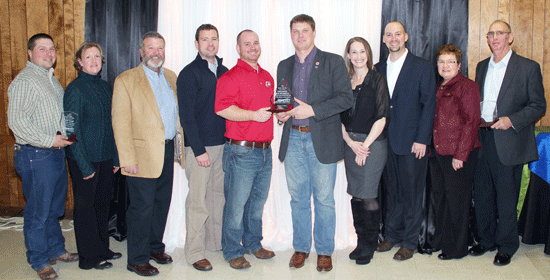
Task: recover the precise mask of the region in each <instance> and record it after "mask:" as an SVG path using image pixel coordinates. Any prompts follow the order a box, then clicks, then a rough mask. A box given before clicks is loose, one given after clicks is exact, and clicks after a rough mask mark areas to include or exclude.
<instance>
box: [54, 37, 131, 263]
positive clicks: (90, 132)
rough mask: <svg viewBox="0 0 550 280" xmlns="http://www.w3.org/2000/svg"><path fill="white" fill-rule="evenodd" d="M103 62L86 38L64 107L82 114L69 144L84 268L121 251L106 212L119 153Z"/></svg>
mask: <svg viewBox="0 0 550 280" xmlns="http://www.w3.org/2000/svg"><path fill="white" fill-rule="evenodd" d="M102 63H103V53H102V52H101V47H100V46H99V45H98V44H96V43H93V42H84V43H82V45H80V47H79V48H78V50H77V51H76V54H75V58H74V66H75V68H76V69H77V70H78V71H79V73H78V77H77V78H76V79H75V80H74V81H72V82H71V83H70V84H69V85H68V86H67V89H66V90H65V95H64V97H63V107H64V110H65V111H70V112H74V113H76V114H77V115H78V117H77V119H76V121H75V126H74V132H75V134H76V140H77V142H76V143H74V144H72V145H71V146H69V147H68V148H67V151H66V155H67V162H68V165H69V172H70V174H71V179H72V183H73V194H74V228H75V238H76V247H77V249H78V256H79V265H78V266H79V267H80V268H81V269H91V268H95V269H107V268H110V267H112V266H113V265H112V264H111V263H110V262H108V261H107V260H110V259H118V258H120V257H121V256H122V255H121V254H120V253H114V252H113V251H111V250H110V249H109V235H108V233H107V231H108V222H109V221H108V219H109V217H108V215H109V204H110V202H111V197H112V194H113V173H116V172H117V171H118V169H119V168H118V167H117V166H118V156H117V150H116V147H115V140H114V136H113V128H112V124H111V101H112V97H113V90H112V88H111V87H110V86H109V84H108V83H107V82H105V81H104V80H102V79H100V78H99V75H98V74H99V71H101V67H102Z"/></svg>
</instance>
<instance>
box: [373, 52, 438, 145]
mask: <svg viewBox="0 0 550 280" xmlns="http://www.w3.org/2000/svg"><path fill="white" fill-rule="evenodd" d="M375 67H376V70H378V71H379V72H380V73H382V74H383V75H384V76H387V75H386V73H387V62H386V60H385V59H384V60H383V61H380V62H378V63H377V64H376V65H375ZM436 92H437V86H436V83H435V73H434V69H433V67H432V65H431V64H430V63H429V62H428V61H426V60H424V59H422V58H420V57H417V56H415V55H413V54H412V53H410V51H409V52H408V54H407V57H406V58H405V62H404V63H403V67H402V68H401V72H399V76H398V78H397V82H396V83H395V88H394V90H393V94H392V97H391V98H390V123H389V125H388V126H387V127H388V128H387V129H388V143H389V146H390V149H391V150H392V151H393V153H395V154H397V155H409V154H411V149H412V145H413V143H414V142H416V143H420V144H425V145H429V144H430V138H431V135H432V128H433V124H434V116H435V101H436V98H435V96H436Z"/></svg>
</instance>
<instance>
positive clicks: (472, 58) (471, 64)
mask: <svg viewBox="0 0 550 280" xmlns="http://www.w3.org/2000/svg"><path fill="white" fill-rule="evenodd" d="M468 13H469V14H468V77H469V78H470V79H472V80H475V77H476V72H475V70H476V65H477V63H478V62H479V42H480V38H481V37H480V36H481V35H480V34H481V32H480V25H479V21H480V19H481V0H470V1H469V2H468Z"/></svg>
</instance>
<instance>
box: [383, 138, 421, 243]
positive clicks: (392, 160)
mask: <svg viewBox="0 0 550 280" xmlns="http://www.w3.org/2000/svg"><path fill="white" fill-rule="evenodd" d="M427 159H428V157H427V155H426V156H424V157H423V158H421V159H417V158H416V157H415V154H413V153H411V154H409V155H396V154H394V153H393V151H391V148H390V149H388V160H387V162H386V168H385V169H384V173H386V174H385V175H384V178H385V179H384V180H385V181H384V182H385V186H386V190H385V193H386V205H385V207H386V209H385V210H386V218H385V226H386V239H387V240H388V241H389V242H391V243H401V246H402V247H405V248H408V249H413V250H415V249H416V248H417V247H418V237H419V234H420V227H421V223H422V202H423V199H424V191H425V188H426V172H427V168H428V160H427Z"/></svg>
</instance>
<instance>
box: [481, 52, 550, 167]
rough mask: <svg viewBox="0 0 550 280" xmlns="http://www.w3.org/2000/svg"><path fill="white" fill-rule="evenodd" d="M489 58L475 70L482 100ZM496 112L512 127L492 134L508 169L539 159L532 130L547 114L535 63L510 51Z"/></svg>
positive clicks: (500, 156)
mask: <svg viewBox="0 0 550 280" xmlns="http://www.w3.org/2000/svg"><path fill="white" fill-rule="evenodd" d="M489 59H491V58H490V57H489V58H487V59H485V60H483V61H481V62H479V63H478V64H477V67H476V83H477V84H478V85H479V89H480V91H481V100H483V91H484V87H485V86H484V84H485V77H486V75H487V70H488V68H489ZM497 109H498V110H497V112H498V116H499V117H504V116H507V117H509V118H510V120H511V121H512V125H513V128H509V129H507V130H500V129H497V130H495V131H494V134H495V145H496V148H497V154H498V157H499V159H500V161H501V162H502V163H503V164H504V165H508V166H510V165H517V164H524V163H527V162H530V161H534V160H538V158H539V155H538V151H537V142H536V140H535V134H534V129H535V123H536V121H537V120H538V119H539V118H540V117H541V116H542V115H543V114H544V112H546V99H545V97H544V87H543V85H542V75H541V71H540V66H539V64H538V63H537V62H535V61H533V60H530V59H527V58H525V57H522V56H519V55H517V54H516V53H515V52H512V56H511V57H510V61H509V62H508V66H507V67H506V74H505V75H504V80H503V81H502V86H501V87H500V91H499V94H498V99H497ZM482 149H483V148H482Z"/></svg>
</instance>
